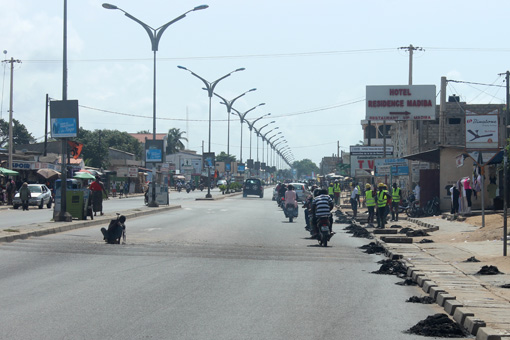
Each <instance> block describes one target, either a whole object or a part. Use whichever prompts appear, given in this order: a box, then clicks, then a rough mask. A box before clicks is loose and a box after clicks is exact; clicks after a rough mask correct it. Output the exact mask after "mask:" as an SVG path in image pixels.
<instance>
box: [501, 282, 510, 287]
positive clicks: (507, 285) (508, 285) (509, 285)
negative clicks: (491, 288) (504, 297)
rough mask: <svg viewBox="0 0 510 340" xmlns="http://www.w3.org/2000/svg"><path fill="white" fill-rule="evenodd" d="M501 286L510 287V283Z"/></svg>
mask: <svg viewBox="0 0 510 340" xmlns="http://www.w3.org/2000/svg"><path fill="white" fill-rule="evenodd" d="M500 287H501V288H510V283H507V284H504V285H501V286H500Z"/></svg>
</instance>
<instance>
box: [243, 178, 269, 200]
mask: <svg viewBox="0 0 510 340" xmlns="http://www.w3.org/2000/svg"><path fill="white" fill-rule="evenodd" d="M248 195H257V196H259V197H260V198H262V197H264V187H263V186H262V182H261V181H260V179H258V178H248V179H247V180H246V181H244V184H243V197H246V196H248Z"/></svg>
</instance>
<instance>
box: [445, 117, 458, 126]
mask: <svg viewBox="0 0 510 340" xmlns="http://www.w3.org/2000/svg"><path fill="white" fill-rule="evenodd" d="M448 124H450V125H456V124H460V118H448Z"/></svg>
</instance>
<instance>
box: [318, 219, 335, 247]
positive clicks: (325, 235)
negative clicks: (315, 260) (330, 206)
mask: <svg viewBox="0 0 510 340" xmlns="http://www.w3.org/2000/svg"><path fill="white" fill-rule="evenodd" d="M329 223H330V221H329V216H321V217H319V218H318V220H317V228H318V229H319V230H318V232H317V241H318V242H319V245H320V246H323V247H327V246H328V242H329V240H330V238H331V236H332V233H331V229H330V225H329Z"/></svg>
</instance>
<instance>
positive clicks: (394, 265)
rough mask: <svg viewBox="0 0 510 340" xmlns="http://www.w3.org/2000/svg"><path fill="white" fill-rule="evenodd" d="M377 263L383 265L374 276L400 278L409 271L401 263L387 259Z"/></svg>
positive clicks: (374, 272)
mask: <svg viewBox="0 0 510 340" xmlns="http://www.w3.org/2000/svg"><path fill="white" fill-rule="evenodd" d="M377 263H379V264H381V267H380V268H379V270H376V271H373V272H372V274H385V275H396V276H398V277H400V278H404V277H406V275H407V269H406V268H405V266H404V265H403V264H402V262H400V261H396V260H390V259H386V260H381V261H379V262H377Z"/></svg>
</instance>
